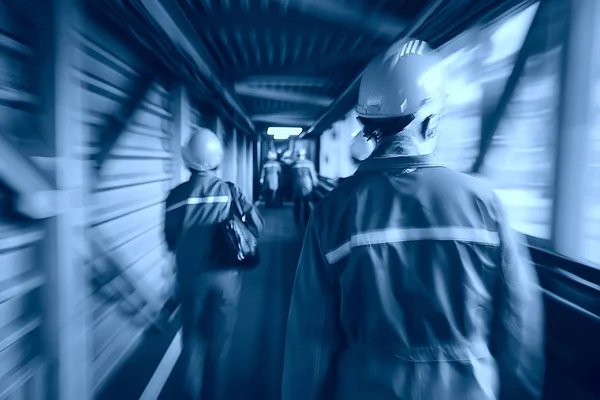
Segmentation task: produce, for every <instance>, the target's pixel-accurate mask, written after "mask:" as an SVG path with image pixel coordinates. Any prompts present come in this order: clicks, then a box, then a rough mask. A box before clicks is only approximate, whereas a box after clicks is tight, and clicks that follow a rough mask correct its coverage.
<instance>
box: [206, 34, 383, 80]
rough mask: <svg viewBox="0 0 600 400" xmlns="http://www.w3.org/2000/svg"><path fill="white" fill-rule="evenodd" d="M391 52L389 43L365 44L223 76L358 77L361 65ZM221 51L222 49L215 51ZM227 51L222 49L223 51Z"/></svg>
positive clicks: (228, 70) (226, 71)
mask: <svg viewBox="0 0 600 400" xmlns="http://www.w3.org/2000/svg"><path fill="white" fill-rule="evenodd" d="M388 48H389V42H386V43H385V44H382V43H379V44H373V43H367V42H365V43H364V46H362V47H361V48H360V49H357V50H356V51H351V52H330V53H328V54H327V55H325V56H322V57H321V56H312V57H310V58H308V59H306V58H305V57H300V60H298V61H297V62H295V63H293V64H291V65H290V64H287V63H286V64H283V65H282V64H272V65H257V66H231V67H227V68H225V69H224V70H223V71H222V72H223V76H224V77H227V78H228V79H230V80H233V81H239V80H242V79H245V77H246V76H253V75H284V76H290V75H298V76H302V77H315V76H322V77H326V76H331V75H332V74H333V75H334V76H335V77H336V78H337V77H346V78H347V77H348V75H349V74H350V76H354V75H355V74H356V73H357V72H358V71H359V70H358V69H357V65H361V66H362V65H364V64H366V63H367V62H368V61H370V60H371V59H373V57H375V56H377V55H378V54H380V53H382V52H384V51H385V50H387V49H388ZM215 50H219V49H215ZM223 50H224V49H221V51H223Z"/></svg>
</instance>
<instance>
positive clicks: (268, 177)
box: [260, 160, 281, 191]
mask: <svg viewBox="0 0 600 400" xmlns="http://www.w3.org/2000/svg"><path fill="white" fill-rule="evenodd" d="M280 178H281V163H279V162H278V161H275V160H268V161H267V162H266V163H265V165H264V166H263V168H262V172H261V175H260V182H261V183H262V184H263V185H264V188H265V189H268V190H272V191H276V190H277V189H279V180H280Z"/></svg>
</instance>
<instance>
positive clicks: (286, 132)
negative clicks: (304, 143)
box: [267, 126, 302, 140]
mask: <svg viewBox="0 0 600 400" xmlns="http://www.w3.org/2000/svg"><path fill="white" fill-rule="evenodd" d="M301 133H302V128H299V127H279V126H272V127H270V128H268V129H267V135H270V136H273V139H275V140H285V139H289V137H290V136H298V135H299V134H301Z"/></svg>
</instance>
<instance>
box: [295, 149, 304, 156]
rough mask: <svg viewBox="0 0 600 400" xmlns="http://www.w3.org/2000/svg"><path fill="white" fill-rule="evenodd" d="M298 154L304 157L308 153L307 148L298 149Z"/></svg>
mask: <svg viewBox="0 0 600 400" xmlns="http://www.w3.org/2000/svg"><path fill="white" fill-rule="evenodd" d="M296 154H297V155H298V157H304V156H305V155H306V149H305V148H299V149H297V150H296Z"/></svg>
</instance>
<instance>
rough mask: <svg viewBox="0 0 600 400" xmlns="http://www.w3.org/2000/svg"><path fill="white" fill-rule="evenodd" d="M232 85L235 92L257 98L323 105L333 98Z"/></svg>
mask: <svg viewBox="0 0 600 400" xmlns="http://www.w3.org/2000/svg"><path fill="white" fill-rule="evenodd" d="M234 87H235V91H236V93H237V94H239V95H241V96H247V97H255V98H259V99H268V100H276V101H287V102H291V103H307V104H315V105H320V106H323V107H327V106H329V105H330V104H331V103H333V99H332V98H331V97H327V96H323V95H317V94H310V93H295V92H289V91H283V90H275V89H265V88H259V87H253V86H250V85H246V84H240V83H237V84H235V85H234Z"/></svg>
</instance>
